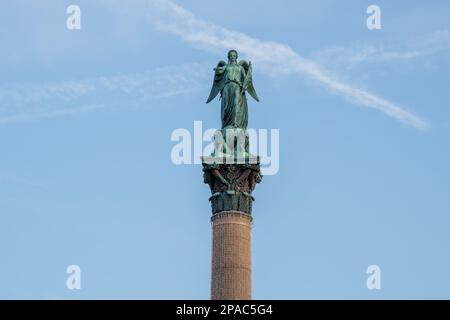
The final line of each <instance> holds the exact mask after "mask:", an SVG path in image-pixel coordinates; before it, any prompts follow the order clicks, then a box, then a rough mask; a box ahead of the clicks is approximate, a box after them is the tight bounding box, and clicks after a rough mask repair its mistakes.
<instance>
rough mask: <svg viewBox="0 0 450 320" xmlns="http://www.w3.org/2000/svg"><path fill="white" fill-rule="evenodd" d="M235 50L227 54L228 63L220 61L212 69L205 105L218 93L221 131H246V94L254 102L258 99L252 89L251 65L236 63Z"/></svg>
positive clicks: (242, 62)
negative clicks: (209, 90)
mask: <svg viewBox="0 0 450 320" xmlns="http://www.w3.org/2000/svg"><path fill="white" fill-rule="evenodd" d="M237 58H238V53H237V51H236V50H230V51H229V52H228V63H225V61H220V62H219V63H218V64H217V67H216V68H214V71H215V75H214V82H213V86H212V88H211V93H210V94H209V97H208V100H207V101H206V103H209V102H211V101H212V100H213V99H214V98H215V97H216V96H217V95H218V94H219V92H220V98H221V99H222V108H221V115H222V129H244V130H245V129H247V124H248V108H247V97H246V95H245V92H248V93H249V94H250V95H251V96H252V97H253V98H254V99H255V100H256V101H259V98H258V96H257V94H256V91H255V88H254V87H253V80H252V63H251V62H248V63H247V61H245V60H241V61H239V62H237Z"/></svg>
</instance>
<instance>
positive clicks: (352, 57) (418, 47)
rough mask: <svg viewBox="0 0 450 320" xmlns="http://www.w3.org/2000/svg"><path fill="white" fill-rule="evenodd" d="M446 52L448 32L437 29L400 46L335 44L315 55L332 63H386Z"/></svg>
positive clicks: (449, 37) (449, 34)
mask: <svg viewBox="0 0 450 320" xmlns="http://www.w3.org/2000/svg"><path fill="white" fill-rule="evenodd" d="M448 52H450V32H449V31H448V30H438V31H435V32H434V33H432V34H429V35H427V36H426V37H420V38H418V39H416V40H414V41H410V42H409V43H406V44H403V45H402V46H400V45H399V44H395V45H386V44H381V43H378V44H369V45H361V46H358V47H354V48H348V47H339V46H336V47H331V48H327V49H324V50H321V51H320V52H318V53H317V54H316V55H315V57H316V58H317V59H318V60H320V61H324V62H330V63H333V64H336V63H339V64H359V63H368V62H369V63H379V62H382V63H388V62H397V61H410V60H414V59H418V58H422V57H427V56H432V55H436V54H441V53H448Z"/></svg>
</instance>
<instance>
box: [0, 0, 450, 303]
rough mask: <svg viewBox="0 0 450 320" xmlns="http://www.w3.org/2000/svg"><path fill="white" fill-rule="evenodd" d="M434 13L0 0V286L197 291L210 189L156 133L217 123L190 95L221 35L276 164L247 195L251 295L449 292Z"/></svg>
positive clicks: (449, 61)
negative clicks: (250, 89) (242, 63)
mask: <svg viewBox="0 0 450 320" xmlns="http://www.w3.org/2000/svg"><path fill="white" fill-rule="evenodd" d="M71 4H76V5H78V6H79V7H80V9H81V29H79V30H69V29H68V28H67V26H66V20H67V18H68V17H69V14H67V13H66V9H67V7H68V6H69V5H71ZM371 4H376V5H378V6H379V7H380V9H381V24H382V27H381V29H380V30H369V29H368V28H367V26H366V20H367V18H368V16H369V15H368V14H367V12H366V9H367V7H368V6H369V5H371ZM449 13H450V3H449V2H448V1H439V0H435V1H431V2H430V1H418V0H411V1H408V2H405V1H404V2H399V1H396V2H393V1H384V0H377V1H361V0H358V1H356V0H350V1H346V2H345V4H343V3H342V1H333V0H321V1H317V0H316V1H294V0H291V1H287V0H286V1H265V2H264V3H261V1H255V0H251V1H245V2H244V3H242V2H241V1H235V0H228V1H194V0H185V1H179V0H178V1H175V0H174V1H169V0H132V1H127V2H126V3H125V2H124V1H119V0H96V1H87V0H71V1H65V0H41V1H31V0H27V1H25V0H17V1H14V2H12V1H3V2H1V3H0V25H1V28H0V41H1V50H0V298H2V299H209V294H210V272H211V270H210V263H211V261H210V259H211V226H210V214H211V211H210V210H211V208H210V204H209V202H208V198H209V196H210V190H209V187H208V186H207V185H205V184H204V183H203V177H202V168H201V165H198V164H182V165H176V164H174V163H173V161H172V159H171V151H172V149H173V147H174V145H175V144H176V142H174V141H172V140H171V135H172V133H173V132H174V130H177V129H180V128H181V129H183V128H185V129H187V130H189V131H190V132H192V133H193V131H194V121H202V126H203V128H204V129H207V128H218V127H219V126H220V103H219V101H218V100H215V101H213V102H211V103H210V104H208V105H207V104H205V100H206V98H207V97H208V95H209V90H210V88H211V84H212V79H213V70H212V69H213V68H214V67H215V66H216V64H217V62H218V61H220V60H226V53H227V51H228V50H229V49H233V48H234V49H237V51H238V52H239V58H240V59H241V58H242V59H246V60H251V61H252V64H253V71H254V74H253V81H254V85H255V88H256V91H257V92H258V96H259V98H260V102H259V103H257V102H255V101H254V100H249V127H251V128H255V129H257V130H260V129H266V130H269V131H270V130H273V129H276V130H279V154H278V155H277V156H278V157H279V168H278V170H277V172H276V173H275V174H270V175H265V176H264V177H263V181H262V182H261V183H260V184H259V185H258V186H257V187H256V190H255V191H254V194H253V195H254V197H255V199H256V200H255V202H254V207H253V216H254V224H253V230H252V232H253V238H252V241H253V243H252V250H253V252H252V262H253V297H254V298H255V299H450V273H449V270H450V250H449V247H450V169H449V164H450V148H449V145H450V108H449V102H448V101H450V91H449V90H448V83H450V72H449V71H450V20H449V19H448V14H449ZM70 265H77V266H79V267H80V270H81V289H80V290H69V289H68V288H67V286H66V281H67V278H68V274H67V273H66V270H67V267H68V266H70ZM371 265H377V266H379V268H380V270H381V289H380V290H369V289H368V288H367V285H366V280H367V278H368V277H369V275H368V274H367V273H366V270H367V268H368V266H371Z"/></svg>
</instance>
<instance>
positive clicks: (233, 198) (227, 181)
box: [203, 157, 262, 300]
mask: <svg viewBox="0 0 450 320" xmlns="http://www.w3.org/2000/svg"><path fill="white" fill-rule="evenodd" d="M216 160H217V159H215V158H213V157H204V158H203V172H204V180H205V183H208V184H209V186H210V188H211V193H212V196H211V197H210V199H209V200H210V201H211V208H212V217H211V225H212V264H211V299H212V300H250V299H251V298H252V272H251V268H252V266H251V228H252V221H253V217H252V202H253V201H254V198H253V197H252V194H251V193H252V191H253V190H254V188H255V185H256V184H257V183H259V182H260V181H261V178H262V176H261V173H260V166H259V161H258V160H259V159H257V158H255V159H253V160H254V161H250V163H249V162H246V163H241V164H227V163H217V162H216ZM247 160H248V159H247Z"/></svg>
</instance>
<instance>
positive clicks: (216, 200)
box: [202, 157, 262, 215]
mask: <svg viewBox="0 0 450 320" xmlns="http://www.w3.org/2000/svg"><path fill="white" fill-rule="evenodd" d="M214 160H215V159H214V158H211V157H204V158H203V162H202V164H203V178H204V182H205V183H207V184H208V185H209V187H210V189H211V194H212V196H211V197H210V198H209V200H210V201H211V208H212V214H213V215H215V214H217V213H219V212H222V211H238V212H242V213H245V214H248V215H251V213H252V202H253V200H254V198H253V196H252V192H253V190H254V189H255V186H256V184H257V183H259V182H261V179H262V174H261V170H260V164H259V159H257V158H256V161H246V162H244V163H227V161H223V159H222V158H220V160H221V161H220V162H219V161H214ZM247 160H248V159H247Z"/></svg>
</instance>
